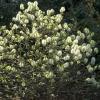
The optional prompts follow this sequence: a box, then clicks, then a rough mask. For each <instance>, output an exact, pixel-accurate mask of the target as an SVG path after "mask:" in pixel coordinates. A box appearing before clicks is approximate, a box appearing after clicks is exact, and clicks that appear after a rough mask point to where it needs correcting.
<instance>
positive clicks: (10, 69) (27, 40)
mask: <svg viewBox="0 0 100 100" xmlns="http://www.w3.org/2000/svg"><path fill="white" fill-rule="evenodd" d="M64 12H65V8H64V7H61V9H60V14H54V13H55V11H54V10H53V9H51V10H47V12H46V13H45V12H44V11H42V10H40V9H39V7H38V2H36V1H35V2H33V3H32V2H28V5H27V8H25V6H24V5H23V4H21V5H20V11H19V12H18V14H17V15H16V17H13V19H12V20H13V22H12V23H11V24H10V27H9V29H7V28H6V27H5V26H3V27H1V29H0V71H1V72H0V87H2V89H1V90H2V91H1V94H2V96H1V97H4V96H5V97H8V98H10V97H11V96H19V97H24V98H28V99H31V97H32V98H36V97H39V96H42V95H48V96H49V97H52V96H56V95H57V91H58V92H59V91H61V90H62V89H64V90H65V87H67V85H69V84H70V83H71V82H72V81H73V80H75V83H76V82H77V80H76V79H78V80H81V81H82V82H84V81H85V80H86V81H87V82H89V83H92V84H93V85H95V86H97V87H100V84H99V82H98V81H97V80H96V75H95V70H97V69H99V68H100V66H99V65H96V58H95V55H96V54H98V48H96V47H95V45H96V43H95V41H94V40H93V35H94V33H93V32H91V31H89V29H88V28H85V29H84V30H83V31H79V30H77V32H75V33H74V32H73V30H72V29H73V25H72V24H68V23H66V22H64V20H63V15H64ZM82 73H85V74H84V75H83V74H82ZM66 90H67V88H66Z"/></svg>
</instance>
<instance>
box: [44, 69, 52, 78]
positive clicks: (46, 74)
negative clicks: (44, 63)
mask: <svg viewBox="0 0 100 100" xmlns="http://www.w3.org/2000/svg"><path fill="white" fill-rule="evenodd" d="M44 76H45V77H46V78H52V77H53V76H54V74H53V72H50V71H46V72H44Z"/></svg>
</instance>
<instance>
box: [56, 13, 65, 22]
mask: <svg viewBox="0 0 100 100" xmlns="http://www.w3.org/2000/svg"><path fill="white" fill-rule="evenodd" d="M62 18H63V17H62V15H61V14H57V15H56V17H55V20H56V22H58V23H60V22H61V21H62Z"/></svg>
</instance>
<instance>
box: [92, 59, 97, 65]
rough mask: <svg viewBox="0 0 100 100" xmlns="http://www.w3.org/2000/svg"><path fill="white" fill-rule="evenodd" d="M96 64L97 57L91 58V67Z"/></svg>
mask: <svg viewBox="0 0 100 100" xmlns="http://www.w3.org/2000/svg"><path fill="white" fill-rule="evenodd" d="M95 62H96V59H95V57H92V58H91V65H95Z"/></svg>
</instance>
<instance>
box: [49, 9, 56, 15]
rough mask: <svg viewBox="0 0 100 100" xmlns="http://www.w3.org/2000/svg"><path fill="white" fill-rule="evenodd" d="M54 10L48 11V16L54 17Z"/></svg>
mask: <svg viewBox="0 0 100 100" xmlns="http://www.w3.org/2000/svg"><path fill="white" fill-rule="evenodd" d="M54 12H55V11H54V9H51V10H47V15H48V16H49V15H53V14H54Z"/></svg>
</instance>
